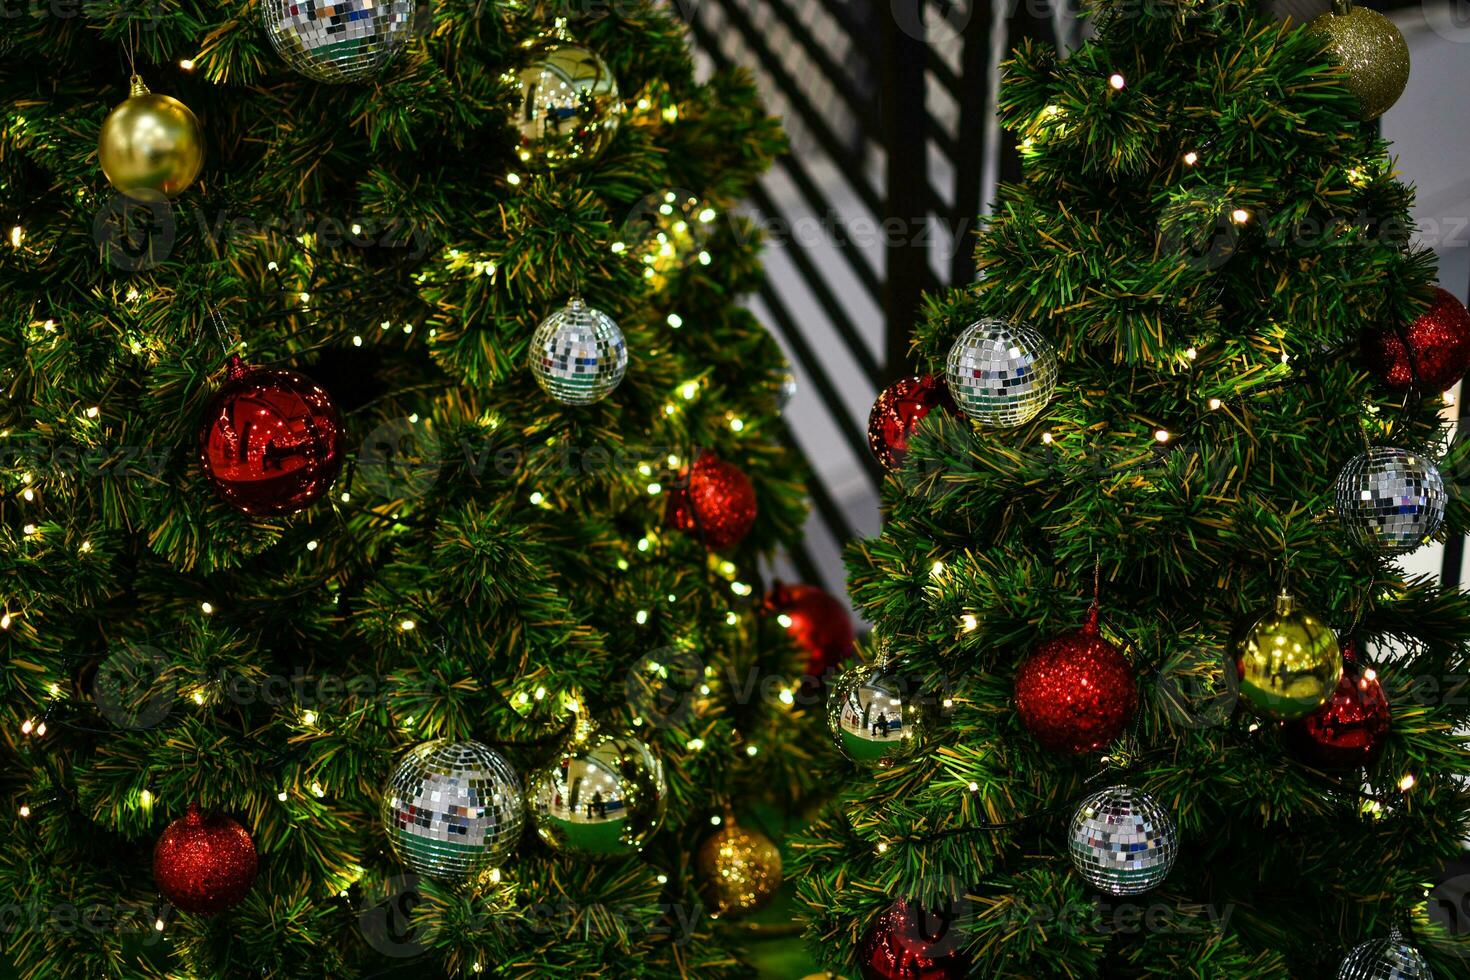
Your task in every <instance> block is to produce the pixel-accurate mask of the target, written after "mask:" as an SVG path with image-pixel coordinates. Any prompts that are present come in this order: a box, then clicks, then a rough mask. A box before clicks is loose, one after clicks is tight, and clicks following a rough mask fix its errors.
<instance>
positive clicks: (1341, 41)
mask: <svg viewBox="0 0 1470 980" xmlns="http://www.w3.org/2000/svg"><path fill="white" fill-rule="evenodd" d="M1311 29H1312V30H1313V31H1314V32H1316V33H1318V34H1321V35H1322V36H1323V37H1325V38H1326V39H1327V44H1328V47H1329V48H1330V49H1331V51H1332V54H1333V56H1334V57H1336V58H1337V60H1338V61H1339V62H1341V63H1342V65H1343V67H1345V68H1346V69H1347V71H1348V80H1347V83H1348V88H1350V89H1352V91H1353V94H1354V95H1356V96H1357V97H1358V102H1359V103H1361V105H1362V107H1363V108H1362V117H1363V119H1364V120H1365V121H1366V120H1369V119H1377V118H1378V117H1379V116H1381V115H1383V114H1384V113H1385V112H1387V111H1388V109H1389V108H1390V107H1391V106H1392V105H1393V104H1394V103H1395V102H1397V101H1398V100H1399V96H1401V95H1403V94H1404V87H1405V86H1406V85H1408V84H1409V45H1408V43H1407V42H1406V41H1405V40H1404V36H1403V35H1402V34H1400V33H1399V29H1398V28H1397V27H1395V26H1394V25H1393V21H1391V20H1389V19H1388V18H1387V17H1385V16H1383V15H1382V14H1380V13H1379V12H1378V11H1376V10H1369V9H1368V8H1366V7H1355V6H1353V4H1352V3H1351V2H1350V0H1333V4H1332V11H1331V12H1330V13H1325V14H1323V15H1322V16H1321V17H1318V18H1317V19H1316V20H1314V21H1312V25H1311Z"/></svg>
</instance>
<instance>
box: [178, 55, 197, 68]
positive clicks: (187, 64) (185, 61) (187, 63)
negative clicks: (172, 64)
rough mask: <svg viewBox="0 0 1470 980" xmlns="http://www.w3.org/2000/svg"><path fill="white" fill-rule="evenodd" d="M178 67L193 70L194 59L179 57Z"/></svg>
mask: <svg viewBox="0 0 1470 980" xmlns="http://www.w3.org/2000/svg"><path fill="white" fill-rule="evenodd" d="M179 67H180V68H182V69H183V70H184V71H193V70H194V59H193V58H180V59H179Z"/></svg>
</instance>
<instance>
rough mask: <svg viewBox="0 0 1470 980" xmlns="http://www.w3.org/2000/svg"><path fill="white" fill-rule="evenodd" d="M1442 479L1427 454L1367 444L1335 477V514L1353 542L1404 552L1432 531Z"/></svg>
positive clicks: (1439, 515)
mask: <svg viewBox="0 0 1470 980" xmlns="http://www.w3.org/2000/svg"><path fill="white" fill-rule="evenodd" d="M1445 499H1446V495H1445V489H1444V480H1443V479H1442V478H1441V477H1440V475H1439V470H1438V469H1437V468H1436V467H1435V465H1434V464H1433V463H1432V462H1430V461H1429V460H1428V459H1427V458H1426V457H1424V456H1421V455H1420V454H1419V453H1415V452H1410V451H1409V450H1407V449H1391V448H1382V447H1380V448H1377V449H1370V450H1368V451H1367V452H1366V453H1363V454H1362V455H1361V456H1355V457H1353V459H1352V460H1350V461H1349V462H1348V464H1347V465H1346V466H1344V467H1343V468H1342V473H1341V475H1339V476H1338V478H1337V517H1338V520H1340V521H1342V526H1343V528H1344V529H1345V530H1346V531H1347V533H1348V536H1349V537H1351V538H1352V539H1353V540H1354V541H1356V542H1357V543H1358V544H1361V545H1366V546H1368V547H1372V548H1376V549H1377V550H1378V552H1379V553H1380V554H1384V555H1404V554H1408V553H1409V552H1411V551H1413V550H1415V549H1416V548H1418V547H1419V546H1420V545H1422V544H1423V543H1424V542H1425V541H1427V540H1429V539H1430V538H1431V537H1433V536H1434V533H1435V532H1436V531H1438V530H1439V525H1440V523H1441V522H1442V521H1443V520H1444V508H1445Z"/></svg>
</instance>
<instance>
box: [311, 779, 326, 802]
mask: <svg viewBox="0 0 1470 980" xmlns="http://www.w3.org/2000/svg"><path fill="white" fill-rule="evenodd" d="M311 795H312V796H315V797H316V798H317V799H321V798H322V797H324V796H326V795H327V791H326V789H324V788H323V787H322V784H321V783H315V782H314V783H312V784H311Z"/></svg>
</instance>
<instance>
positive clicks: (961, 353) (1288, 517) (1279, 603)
mask: <svg viewBox="0 0 1470 980" xmlns="http://www.w3.org/2000/svg"><path fill="white" fill-rule="evenodd" d="M1094 13H1095V17H1096V28H1097V30H1096V33H1095V35H1094V36H1093V37H1092V39H1091V40H1090V41H1088V42H1087V43H1086V44H1084V45H1083V46H1082V47H1081V48H1080V49H1079V50H1078V51H1076V52H1075V53H1073V54H1072V55H1070V56H1069V57H1067V58H1065V59H1063V58H1060V57H1059V56H1058V55H1057V54H1056V53H1055V52H1054V51H1052V50H1050V49H1048V48H1046V47H1045V46H1042V45H1037V44H1026V45H1023V46H1022V47H1021V48H1020V49H1019V50H1018V51H1017V52H1016V53H1015V55H1014V58H1013V60H1011V61H1010V62H1009V63H1008V65H1007V67H1006V70H1005V77H1004V81H1003V85H1002V89H1001V95H1000V114H1001V120H1002V123H1003V124H1004V125H1005V126H1006V127H1007V128H1008V129H1010V130H1012V131H1013V132H1015V134H1016V137H1017V140H1018V142H1019V143H1020V147H1021V153H1022V158H1023V163H1024V171H1023V172H1024V179H1023V180H1022V181H1021V182H1019V183H1016V184H1013V185H1007V186H1003V187H1002V188H1001V190H1000V192H999V199H998V202H997V204H996V206H995V209H994V212H993V214H992V216H991V217H990V218H989V219H988V220H987V221H986V223H985V225H984V227H983V229H982V232H981V235H980V240H979V243H978V251H977V254H978V258H979V265H980V267H981V270H982V272H981V276H980V279H979V281H978V282H977V283H976V284H975V285H974V287H973V288H970V289H966V290H960V291H954V292H951V293H948V294H945V295H941V296H936V297H934V298H932V300H931V301H930V303H929V304H928V308H927V311H926V316H925V320H924V322H923V323H922V324H921V325H920V326H919V328H918V330H917V332H916V337H915V348H916V351H917V353H918V359H919V363H920V365H921V366H922V369H923V370H927V371H928V372H930V374H929V375H928V376H927V377H933V376H938V377H940V378H942V379H943V380H944V383H945V384H946V385H947V387H948V391H949V395H951V396H952V398H953V405H952V406H948V407H945V408H943V409H941V407H940V405H941V404H942V400H941V399H937V398H930V399H929V400H928V401H927V402H926V403H925V404H924V405H923V406H922V411H920V412H918V414H919V415H921V416H923V421H922V423H920V424H918V426H917V431H916V432H915V433H914V434H913V439H912V442H911V443H909V444H908V447H907V458H906V459H904V460H903V462H902V465H901V466H900V467H899V468H897V469H896V470H895V471H894V472H893V473H892V475H891V476H890V478H889V479H888V481H887V482H886V485H885V491H884V499H885V524H884V530H883V532H882V534H881V535H880V536H879V537H878V538H876V539H874V540H869V541H865V542H860V543H856V544H854V545H853V546H851V547H850V549H849V553H848V564H849V568H850V572H851V579H850V585H851V589H852V593H853V597H854V600H855V601H856V602H857V603H858V604H859V605H860V606H861V608H863V609H864V610H865V611H866V613H867V615H868V616H869V618H870V619H871V621H872V622H873V623H874V625H875V637H876V643H875V644H874V650H873V651H872V653H871V655H870V656H869V657H868V659H867V662H865V663H863V664H860V665H854V666H852V667H850V668H849V670H848V672H847V673H846V674H844V675H843V676H842V677H841V678H839V679H838V681H837V682H836V683H835V684H834V686H833V691H832V698H831V701H830V703H829V717H830V723H831V726H832V729H833V732H834V734H835V735H836V737H837V739H838V742H839V745H840V747H841V748H842V750H843V752H844V754H845V755H846V756H847V757H848V758H849V759H850V760H851V765H850V767H849V773H848V777H847V779H846V780H845V783H844V785H843V788H842V790H841V792H840V795H839V797H838V799H837V800H836V801H835V803H834V805H833V806H831V808H830V812H829V813H828V814H827V815H826V816H825V817H824V818H823V820H822V821H821V822H820V823H818V824H817V825H815V826H814V827H813V829H812V830H811V832H810V833H809V834H808V835H806V836H804V837H803V838H802V839H801V840H800V841H799V842H798V843H797V845H796V850H797V854H798V862H797V863H798V869H797V874H799V876H800V879H799V880H800V895H801V898H802V899H803V901H804V902H805V903H806V904H807V905H808V906H809V909H810V911H809V913H808V915H809V922H808V931H807V935H808V939H809V940H810V943H811V946H812V948H813V949H814V950H816V951H818V952H820V954H821V955H822V956H823V957H824V960H825V962H826V963H827V965H828V966H829V967H830V968H831V969H832V970H834V971H836V972H838V973H840V974H842V975H844V976H848V977H854V976H857V975H861V976H862V977H863V978H865V980H873V978H895V980H896V978H918V977H923V978H926V980H941V978H951V977H953V978H958V977H1071V978H1078V977H1142V976H1187V977H1201V978H1204V977H1210V978H1223V977H1230V978H1268V977H1270V978H1278V977H1287V976H1292V977H1303V978H1306V977H1312V978H1319V977H1331V976H1339V975H1341V976H1343V977H1352V978H1358V977H1387V976H1390V975H1392V976H1400V977H1427V976H1430V972H1429V971H1430V969H1431V968H1432V969H1433V970H1434V975H1437V976H1439V977H1450V976H1463V975H1464V970H1465V963H1466V962H1467V960H1466V957H1467V955H1470V945H1467V943H1466V941H1465V940H1463V939H1460V938H1457V937H1455V936H1453V935H1450V934H1449V933H1448V932H1447V931H1446V930H1445V929H1444V928H1443V927H1441V926H1440V925H1438V924H1437V923H1436V922H1435V921H1432V920H1431V915H1430V913H1431V912H1432V911H1435V909H1434V908H1433V906H1434V905H1435V904H1436V902H1437V901H1438V899H1437V898H1436V897H1435V895H1434V894H1433V893H1432V888H1433V886H1434V883H1435V880H1436V876H1437V875H1439V874H1440V873H1441V870H1442V869H1443V868H1444V867H1445V865H1446V863H1447V862H1448V861H1449V860H1451V859H1454V858H1455V857H1457V856H1458V855H1459V854H1460V852H1461V846H1462V844H1461V842H1462V841H1463V840H1464V839H1465V838H1466V835H1467V832H1470V798H1467V794H1466V790H1465V788H1464V783H1463V781H1462V780H1463V777H1464V775H1465V774H1466V773H1467V772H1470V753H1467V751H1466V748H1465V745H1464V743H1463V739H1462V736H1461V735H1460V734H1458V733H1459V732H1461V731H1463V729H1464V726H1465V724H1466V721H1467V719H1470V706H1467V705H1466V703H1465V701H1464V699H1462V698H1458V697H1454V696H1446V693H1447V692H1448V691H1449V690H1450V689H1451V688H1453V687H1454V686H1455V684H1456V683H1457V682H1455V681H1454V680H1452V678H1456V677H1460V676H1463V674H1464V672H1465V670H1466V667H1467V652H1470V599H1467V597H1466V596H1465V595H1464V594H1463V593H1461V592H1459V591H1457V590H1454V589H1446V588H1442V587H1441V586H1439V585H1438V584H1436V583H1435V582H1434V581H1432V580H1428V579H1425V578H1421V577H1412V576H1408V575H1406V574H1405V573H1404V572H1403V571H1402V570H1401V569H1400V568H1399V567H1398V566H1397V565H1396V564H1395V561H1396V556H1398V555H1401V554H1404V553H1407V552H1409V551H1412V550H1413V549H1415V548H1417V547H1418V546H1420V545H1422V544H1423V543H1425V541H1426V540H1428V539H1430V538H1432V537H1436V536H1448V535H1460V534H1464V533H1465V532H1466V531H1467V530H1470V514H1467V512H1466V509H1465V503H1464V497H1463V494H1461V493H1459V492H1458V487H1457V486H1456V481H1455V479H1453V477H1454V476H1455V474H1456V473H1457V471H1459V466H1460V464H1459V463H1458V462H1457V460H1458V459H1459V457H1460V453H1459V451H1458V449H1454V448H1451V447H1450V446H1447V445H1446V442H1447V439H1446V423H1445V421H1444V419H1443V418H1442V416H1441V410H1442V408H1443V406H1444V404H1445V399H1443V398H1441V392H1442V391H1443V390H1444V389H1445V388H1448V387H1450V386H1452V385H1454V384H1455V383H1456V382H1457V381H1458V380H1459V379H1460V378H1461V377H1463V375H1464V373H1465V367H1466V358H1467V357H1470V318H1467V316H1466V314H1465V311H1464V308H1463V307H1462V306H1460V304H1458V303H1457V302H1455V301H1454V300H1452V299H1448V300H1447V299H1446V298H1445V297H1444V296H1439V298H1438V299H1437V300H1436V302H1435V303H1434V305H1433V306H1431V305H1430V300H1431V298H1433V297H1432V293H1433V290H1432V288H1431V283H1432V281H1433V259H1432V256H1431V255H1429V254H1428V253H1427V252H1425V251H1424V250H1423V249H1422V248H1420V247H1417V246H1416V245H1414V244H1412V243H1411V242H1410V240H1409V232H1410V230H1411V226H1410V224H1409V219H1408V209H1409V206H1410V202H1411V191H1410V190H1409V188H1407V187H1406V186H1405V185H1404V184H1402V183H1400V182H1399V181H1397V180H1396V179H1395V177H1394V175H1393V173H1392V170H1391V161H1390V159H1389V157H1388V147H1387V145H1386V144H1385V143H1384V142H1383V141H1382V140H1381V139H1379V138H1378V136H1377V135H1376V133H1375V131H1374V129H1373V128H1372V127H1371V126H1369V125H1367V124H1365V122H1364V120H1365V119H1366V118H1368V117H1371V116H1374V115H1376V114H1377V113H1379V112H1381V111H1382V110H1383V108H1384V107H1385V105H1386V103H1391V102H1392V101H1393V99H1394V98H1395V97H1397V95H1398V94H1399V92H1400V91H1401V90H1402V88H1403V84H1402V77H1399V73H1397V72H1396V68H1397V67H1402V65H1400V64H1399V63H1398V61H1397V59H1398V58H1399V57H1400V54H1401V52H1400V47H1401V40H1402V39H1399V41H1400V44H1399V45H1394V44H1385V45H1382V46H1379V47H1373V46H1367V47H1364V46H1362V45H1359V46H1358V47H1357V48H1356V49H1355V50H1354V51H1353V54H1354V57H1353V58H1352V59H1351V62H1350V64H1349V65H1346V66H1345V65H1344V64H1343V62H1342V61H1341V60H1340V59H1339V57H1338V54H1339V53H1340V52H1341V49H1340V48H1336V49H1335V48H1334V47H1332V46H1331V44H1330V42H1329V38H1335V39H1336V41H1335V42H1332V43H1340V42H1341V41H1342V38H1343V36H1344V35H1343V33H1342V32H1343V31H1350V30H1351V28H1341V29H1339V25H1333V28H1332V30H1328V29H1326V28H1325V27H1324V25H1323V24H1321V23H1319V24H1316V25H1311V26H1309V27H1302V26H1299V25H1291V24H1283V23H1278V22H1274V21H1271V20H1269V19H1266V18H1264V17H1263V16H1262V15H1260V14H1259V13H1258V12H1257V11H1256V8H1255V5H1254V4H1248V3H1243V2H1235V0H1204V2H1196V0H1188V2H1177V3H1176V2H1146V3H1144V4H1141V5H1140V4H1123V3H1116V4H1115V3H1100V4H1097V5H1096V7H1095V11H1094ZM1362 13H1367V12H1362ZM1331 16H1333V17H1341V16H1349V14H1347V13H1338V14H1334V15H1331ZM1373 16H1375V17H1376V16H1377V15H1373ZM1378 20H1380V21H1381V20H1382V18H1378ZM1384 23H1386V22H1384ZM1381 26H1382V25H1376V26H1375V29H1377V27H1381ZM1389 30H1390V31H1392V27H1391V25H1389ZM1392 36H1393V37H1394V38H1397V32H1396V31H1394V32H1393V35H1392ZM1402 54H1404V56H1406V52H1402ZM1365 352H1366V353H1367V355H1368V356H1367V357H1366V358H1365V357H1364V356H1363V355H1364V353H1365ZM885 399H887V400H886V401H884V402H882V403H880V406H879V409H878V410H875V415H876V416H879V417H880V419H881V418H886V415H884V414H883V413H886V412H888V411H889V409H888V407H887V406H888V405H889V404H890V403H891V402H892V396H885ZM1350 951H1351V955H1350ZM1394 963H1397V965H1398V968H1399V969H1400V970H1401V972H1396V973H1390V972H1388V966H1389V965H1391V964H1394ZM1340 969H1341V971H1342V972H1341V974H1339V970H1340Z"/></svg>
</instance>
